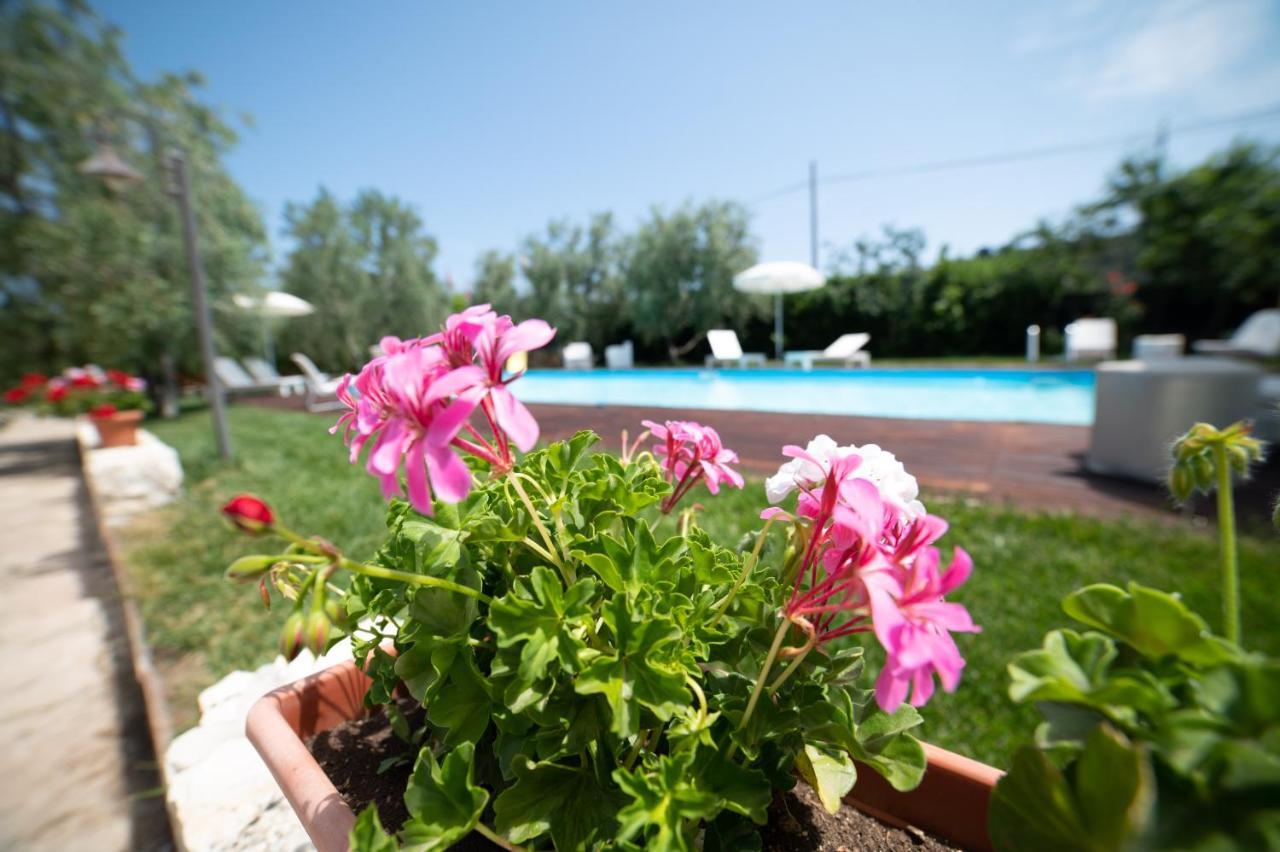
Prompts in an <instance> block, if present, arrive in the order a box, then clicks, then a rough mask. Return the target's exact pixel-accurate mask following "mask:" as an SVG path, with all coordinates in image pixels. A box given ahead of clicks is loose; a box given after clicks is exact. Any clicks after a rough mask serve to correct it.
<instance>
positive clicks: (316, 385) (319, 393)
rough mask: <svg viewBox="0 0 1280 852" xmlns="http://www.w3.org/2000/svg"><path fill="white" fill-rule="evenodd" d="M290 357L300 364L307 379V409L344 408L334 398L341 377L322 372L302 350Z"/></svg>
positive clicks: (330, 409)
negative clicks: (337, 377)
mask: <svg viewBox="0 0 1280 852" xmlns="http://www.w3.org/2000/svg"><path fill="white" fill-rule="evenodd" d="M289 357H290V358H292V359H293V363H295V364H297V365H298V369H299V370H301V371H302V376H303V378H304V379H306V382H307V398H306V400H305V402H304V404H305V405H306V407H307V411H334V410H335V409H338V408H342V403H341V402H339V401H338V400H337V399H336V398H333V397H334V395H335V394H336V393H337V392H338V382H340V381H341V379H331V378H329V376H327V375H326V374H324V373H322V372H320V368H319V367H317V366H316V364H315V362H314V361H312V360H311V359H310V358H308V357H307V356H306V355H304V354H302V353H301V352H295V353H293V354H292V355H290V356H289Z"/></svg>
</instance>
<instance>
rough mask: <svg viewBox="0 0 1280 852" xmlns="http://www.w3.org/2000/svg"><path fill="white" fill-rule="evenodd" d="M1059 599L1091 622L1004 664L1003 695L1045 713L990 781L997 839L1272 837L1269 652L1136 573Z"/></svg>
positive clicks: (1272, 672)
mask: <svg viewBox="0 0 1280 852" xmlns="http://www.w3.org/2000/svg"><path fill="white" fill-rule="evenodd" d="M1063 608H1064V609H1065V610H1066V612H1067V614H1068V615H1070V616H1071V617H1072V618H1074V619H1076V620H1077V621H1079V622H1081V623H1082V624H1085V625H1086V626H1088V627H1090V628H1093V629H1092V630H1089V631H1087V632H1085V633H1076V632H1074V631H1071V630H1061V631H1053V632H1051V633H1049V634H1048V635H1047V636H1046V637H1045V641H1044V646H1043V648H1041V649H1039V650H1036V651H1030V652H1027V653H1024V654H1021V655H1019V656H1018V657H1016V658H1015V659H1014V661H1013V662H1012V663H1011V664H1010V665H1009V674H1010V677H1011V679H1012V684H1011V686H1010V689H1009V694H1010V697H1012V698H1013V699H1014V700H1015V701H1018V702H1035V703H1036V706H1037V708H1038V709H1039V710H1040V712H1041V714H1042V715H1043V717H1044V720H1045V721H1044V722H1043V723H1042V724H1041V725H1040V727H1039V728H1038V729H1037V731H1036V744H1037V746H1038V748H1033V747H1031V746H1026V747H1024V748H1023V749H1022V750H1020V751H1019V752H1018V754H1017V755H1016V756H1015V758H1014V762H1013V766H1012V768H1011V769H1010V771H1009V774H1008V775H1007V776H1006V777H1005V778H1004V779H1003V780H1001V781H1000V783H999V784H998V785H997V787H996V791H995V794H994V797H993V799H992V804H991V815H990V824H991V835H992V840H993V842H994V843H995V845H996V847H997V848H998V849H1002V850H1020V849H1027V850H1031V849H1045V848H1055V849H1056V848H1061V849H1080V850H1118V849H1128V848H1162V849H1163V848H1175V847H1176V848H1179V849H1182V848H1186V849H1193V848H1194V849H1208V848H1215V849H1218V848H1237V849H1259V848H1277V842H1278V841H1280V661H1277V660H1276V659H1274V658H1270V657H1267V656H1264V655H1261V654H1250V653H1246V652H1245V651H1243V650H1241V649H1240V648H1239V647H1237V646H1236V645H1233V644H1231V643H1229V642H1226V641H1225V640H1223V639H1221V638H1219V637H1217V636H1214V635H1213V634H1211V633H1210V632H1209V630H1208V627H1207V626H1206V624H1205V623H1204V621H1203V619H1201V618H1200V617H1199V616H1198V615H1196V614H1195V613H1194V612H1192V611H1191V610H1189V609H1188V608H1187V607H1186V606H1185V604H1183V603H1182V601H1181V600H1179V599H1178V598H1176V597H1174V596H1172V595H1167V594H1165V593H1163V592H1158V591H1156V590H1153V589H1148V588H1145V587H1142V586H1139V585H1138V584H1136V583H1130V585H1129V587H1128V589H1127V590H1123V589H1119V588H1116V587H1114V586H1103V585H1097V586H1090V587H1087V588H1084V589H1081V590H1080V591H1078V592H1076V593H1074V594H1072V595H1071V596H1069V597H1068V598H1067V599H1066V601H1065V602H1064V604H1063Z"/></svg>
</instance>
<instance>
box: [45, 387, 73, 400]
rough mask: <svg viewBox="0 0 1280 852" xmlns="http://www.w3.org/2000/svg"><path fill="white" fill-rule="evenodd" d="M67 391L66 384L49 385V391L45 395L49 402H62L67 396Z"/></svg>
mask: <svg viewBox="0 0 1280 852" xmlns="http://www.w3.org/2000/svg"><path fill="white" fill-rule="evenodd" d="M67 393H68V391H67V386H66V385H51V386H50V387H49V392H48V393H46V394H45V395H44V398H45V399H46V400H48V401H49V402H61V401H62V400H64V399H66V398H67Z"/></svg>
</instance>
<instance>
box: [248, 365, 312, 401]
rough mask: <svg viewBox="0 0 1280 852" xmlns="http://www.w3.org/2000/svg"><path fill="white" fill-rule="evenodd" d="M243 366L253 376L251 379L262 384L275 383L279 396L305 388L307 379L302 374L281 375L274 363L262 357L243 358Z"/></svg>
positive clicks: (291, 394) (292, 393) (288, 394)
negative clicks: (278, 388) (278, 389)
mask: <svg viewBox="0 0 1280 852" xmlns="http://www.w3.org/2000/svg"><path fill="white" fill-rule="evenodd" d="M242 363H243V364H244V368H245V369H246V370H248V371H249V375H251V376H253V380H254V381H256V382H261V383H262V384H268V383H275V384H276V385H278V386H279V387H280V395H281V396H293V395H294V394H295V393H302V392H303V391H305V390H306V389H307V380H306V379H305V378H303V377H302V376H282V375H280V373H279V371H277V370H276V368H275V365H274V364H271V363H269V362H268V361H267V360H266V359H264V358H245V359H244V361H243V362H242Z"/></svg>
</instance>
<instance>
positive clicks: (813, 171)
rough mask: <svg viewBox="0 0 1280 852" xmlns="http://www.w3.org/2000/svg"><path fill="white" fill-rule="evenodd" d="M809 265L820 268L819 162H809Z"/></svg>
mask: <svg viewBox="0 0 1280 852" xmlns="http://www.w3.org/2000/svg"><path fill="white" fill-rule="evenodd" d="M809 264H810V265H811V266H812V267H813V268H814V269H817V268H818V161H817V160H810V161H809Z"/></svg>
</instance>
